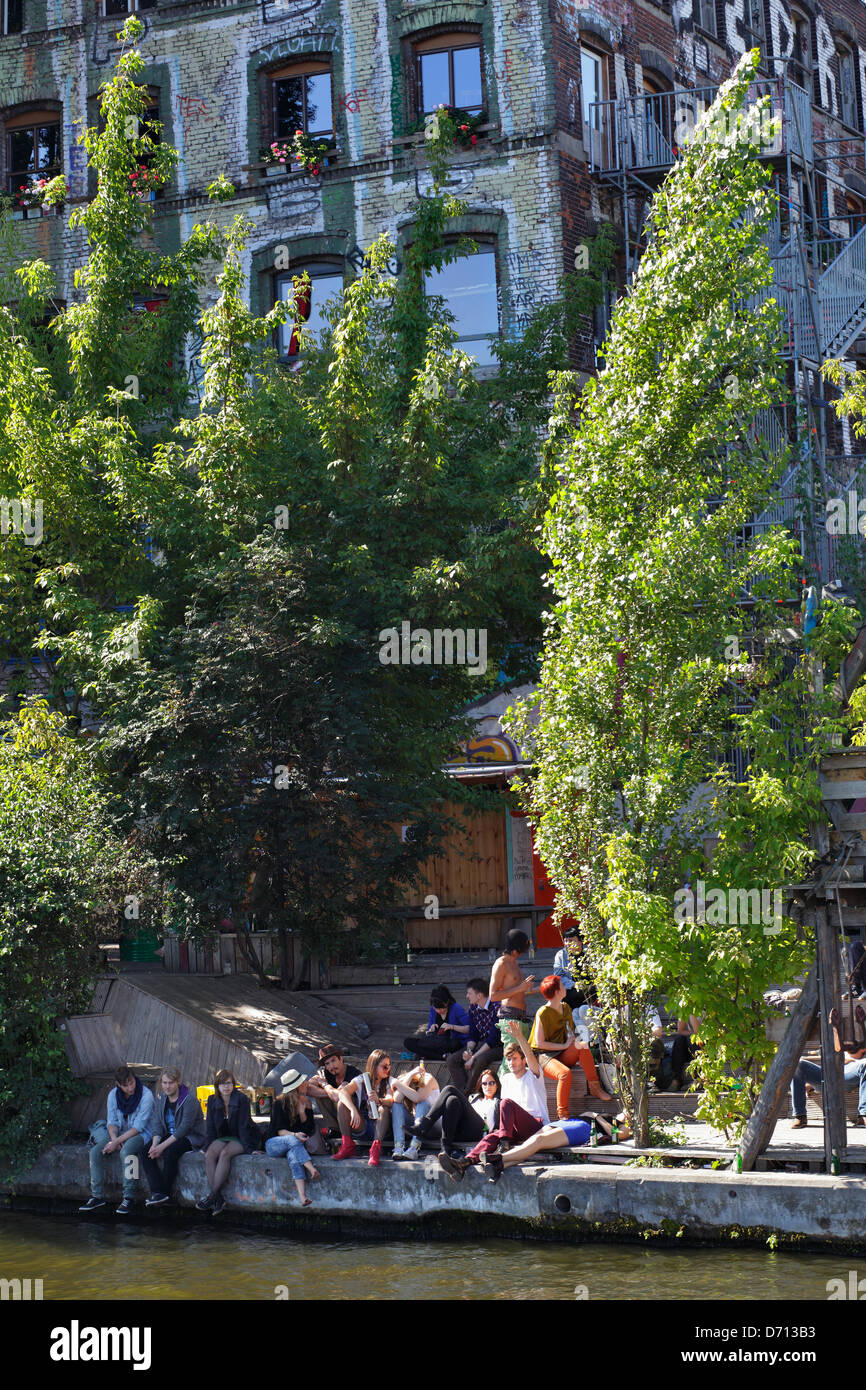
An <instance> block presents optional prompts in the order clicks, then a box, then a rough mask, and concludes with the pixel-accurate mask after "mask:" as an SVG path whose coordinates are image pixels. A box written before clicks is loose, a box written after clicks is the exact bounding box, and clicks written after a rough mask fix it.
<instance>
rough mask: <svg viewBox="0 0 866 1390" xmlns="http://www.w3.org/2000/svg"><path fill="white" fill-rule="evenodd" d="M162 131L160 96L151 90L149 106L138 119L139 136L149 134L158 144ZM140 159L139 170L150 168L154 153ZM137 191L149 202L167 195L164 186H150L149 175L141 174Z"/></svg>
mask: <svg viewBox="0 0 866 1390" xmlns="http://www.w3.org/2000/svg"><path fill="white" fill-rule="evenodd" d="M161 132H162V126H161V124H160V119H159V97H158V96H156V95H154V94H153V92H149V93H148V106H147V108H146V109H145V111H144V112H143V113H142V115H141V116H140V117H139V120H138V131H137V135H138V137H139V138H141V137H142V136H147V138H148V139H150V140H152V141H153V142H154V144H155V145H158V144H159V143H160V141H161V139H162V134H161ZM140 159H141V163H140V164H139V170H141V169H146V170H150V168H151V166H152V164H153V153H152V152H151V153H149V154H143V155H141V156H140ZM136 192H137V193H138V196H139V197H140V198H142V199H146V200H148V201H149V202H153V201H154V199H156V198H162V197H164V196H165V189H164V187H158V188H149V187H148V182H147V176H145V178H144V179H142V178H141V176H140V175H139V178H138V180H137V188H136Z"/></svg>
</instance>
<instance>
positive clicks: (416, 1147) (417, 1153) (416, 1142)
mask: <svg viewBox="0 0 866 1390" xmlns="http://www.w3.org/2000/svg"><path fill="white" fill-rule="evenodd" d="M405 1156H406V1158H420V1157H421V1140H420V1139H413V1140H412V1143H411V1144H410V1145H409V1147H408V1149H407V1150H406V1154H405Z"/></svg>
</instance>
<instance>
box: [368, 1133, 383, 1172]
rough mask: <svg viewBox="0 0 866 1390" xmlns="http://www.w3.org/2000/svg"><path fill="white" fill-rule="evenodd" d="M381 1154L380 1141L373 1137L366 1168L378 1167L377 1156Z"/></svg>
mask: <svg viewBox="0 0 866 1390" xmlns="http://www.w3.org/2000/svg"><path fill="white" fill-rule="evenodd" d="M381 1154H382V1141H381V1139H374V1140H373V1142H372V1144H371V1145H370V1158H369V1161H368V1163H367V1167H368V1168H378V1167H379V1158H380V1157H381Z"/></svg>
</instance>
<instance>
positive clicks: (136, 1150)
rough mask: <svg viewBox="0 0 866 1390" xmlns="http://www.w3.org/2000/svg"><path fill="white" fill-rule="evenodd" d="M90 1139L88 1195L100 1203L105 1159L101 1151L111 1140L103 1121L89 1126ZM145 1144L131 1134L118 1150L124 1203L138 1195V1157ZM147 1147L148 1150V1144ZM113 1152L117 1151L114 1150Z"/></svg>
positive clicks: (103, 1183)
mask: <svg viewBox="0 0 866 1390" xmlns="http://www.w3.org/2000/svg"><path fill="white" fill-rule="evenodd" d="M90 1137H91V1139H92V1140H93V1144H92V1147H91V1149H90V1193H91V1196H93V1197H96V1198H98V1200H99V1201H100V1202H101V1201H103V1199H104V1198H105V1157H106V1156H105V1154H104V1153H103V1152H102V1150H103V1148H104V1146H105V1145H106V1144H107V1143H108V1141H109V1139H110V1138H111V1135H110V1134H109V1132H108V1125H107V1124H106V1123H105V1121H104V1120H99V1121H98V1122H97V1124H95V1125H91V1126H90ZM145 1143H146V1141H145V1140H144V1139H143V1138H142V1136H141V1135H140V1134H133V1136H132V1138H131V1139H127V1141H126V1143H125V1144H124V1145H123V1146H122V1147H121V1149H120V1150H119V1152H120V1180H121V1182H122V1184H123V1196H124V1200H126V1201H133V1200H134V1199H135V1197H136V1195H137V1193H138V1172H139V1166H140V1159H139V1155H140V1153H141V1151H142V1149H143V1148H144V1147H145ZM147 1147H148V1148H150V1143H149V1142H148V1143H147ZM115 1152H118V1151H117V1150H115ZM130 1160H133V1161H130Z"/></svg>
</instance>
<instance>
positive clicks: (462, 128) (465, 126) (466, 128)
mask: <svg viewBox="0 0 866 1390" xmlns="http://www.w3.org/2000/svg"><path fill="white" fill-rule="evenodd" d="M460 129H461V130H468V129H469V127H468V125H462V126H461V127H460Z"/></svg>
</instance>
